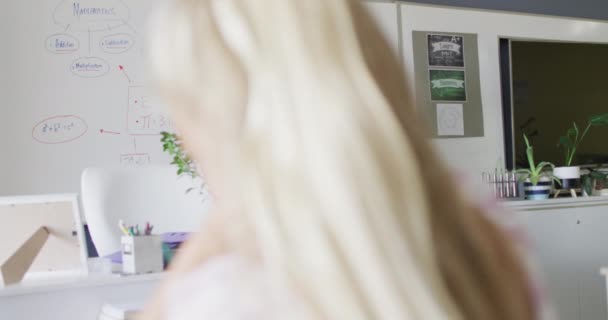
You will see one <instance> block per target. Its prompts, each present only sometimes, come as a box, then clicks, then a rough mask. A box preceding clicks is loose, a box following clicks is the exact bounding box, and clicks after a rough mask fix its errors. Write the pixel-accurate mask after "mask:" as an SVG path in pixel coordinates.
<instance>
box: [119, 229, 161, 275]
mask: <svg viewBox="0 0 608 320" xmlns="http://www.w3.org/2000/svg"><path fill="white" fill-rule="evenodd" d="M121 251H122V272H123V273H125V274H142V273H155V272H162V271H163V247H162V238H161V236H158V235H155V236H137V237H132V236H122V237H121Z"/></svg>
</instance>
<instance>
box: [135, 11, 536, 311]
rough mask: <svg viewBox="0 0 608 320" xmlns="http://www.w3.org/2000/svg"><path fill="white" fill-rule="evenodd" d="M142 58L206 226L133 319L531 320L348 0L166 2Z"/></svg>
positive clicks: (494, 246)
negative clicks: (192, 177) (208, 202)
mask: <svg viewBox="0 0 608 320" xmlns="http://www.w3.org/2000/svg"><path fill="white" fill-rule="evenodd" d="M154 23H155V25H154V28H155V32H153V33H152V35H153V37H152V43H153V45H152V48H151V53H152V62H153V68H154V71H155V74H156V77H157V79H158V80H159V87H160V88H161V90H162V93H163V94H164V96H165V97H166V98H167V100H168V101H169V103H170V105H171V106H172V108H173V112H174V119H175V123H176V124H177V127H178V129H179V131H180V133H181V134H182V136H183V139H184V142H185V145H186V147H187V148H188V150H189V151H190V152H191V154H192V155H193V156H194V158H195V159H196V160H197V161H198V162H199V163H200V165H201V167H202V170H203V172H204V173H205V175H206V178H207V180H208V183H209V185H210V186H211V189H212V190H213V192H214V195H215V202H216V211H217V212H216V213H215V214H214V215H213V217H212V220H213V221H212V222H210V223H208V224H206V226H205V227H204V228H203V230H201V232H200V233H199V234H198V235H197V236H196V238H194V239H191V241H190V242H189V243H188V244H187V246H186V247H185V248H184V249H183V250H182V252H181V253H180V255H179V257H178V258H177V261H176V262H175V263H174V265H173V266H172V272H171V274H170V276H169V279H167V281H166V283H165V284H164V285H163V288H162V290H160V291H159V293H158V294H157V296H156V298H155V300H154V302H153V303H151V304H150V307H149V309H148V310H147V312H146V313H145V314H144V315H143V317H142V318H144V319H170V320H191V319H192V320H193V319H213V320H229V319H252V320H256V319H327V320H329V319H332V320H359V319H361V320H362V319H387V320H391V319H424V320H429V319H462V320H464V319H467V320H531V319H536V318H537V314H538V312H537V311H536V310H537V308H535V306H534V303H533V296H532V293H531V292H532V290H531V287H532V286H531V285H530V283H529V279H528V276H527V273H526V271H525V268H524V267H523V264H522V263H521V262H520V260H519V258H518V255H517V254H516V252H515V249H514V248H513V247H512V245H510V243H509V241H508V239H507V238H506V237H505V235H504V234H503V233H502V232H501V231H500V230H499V229H498V228H497V227H496V226H495V225H494V224H493V223H492V222H491V221H489V220H488V219H487V218H486V216H485V215H484V214H482V212H480V210H479V209H477V208H476V207H475V206H474V205H472V204H471V203H469V202H468V201H466V200H465V199H464V197H463V196H462V195H461V194H459V192H458V188H457V187H456V186H455V184H454V182H453V181H452V180H451V179H450V178H449V176H450V174H449V173H448V172H447V170H446V169H445V167H444V165H443V164H442V163H441V162H440V161H439V160H438V159H437V156H436V155H435V153H434V152H433V151H432V150H431V148H430V147H429V145H428V142H427V141H426V140H425V138H424V137H425V130H424V128H423V126H421V125H420V123H419V120H418V118H417V117H416V116H415V114H414V110H413V108H412V106H411V105H410V103H409V102H408V101H409V100H408V98H409V97H408V96H407V94H406V93H405V91H404V88H405V87H406V86H405V83H404V79H403V75H402V72H401V71H400V70H401V67H400V65H399V64H398V62H397V59H396V57H395V56H393V54H392V53H391V50H390V49H389V46H388V45H387V43H386V41H385V39H384V38H383V37H382V36H381V34H380V32H379V31H378V28H377V26H376V25H374V23H373V22H372V20H371V18H370V16H369V15H368V13H367V12H366V11H365V10H364V9H363V7H362V5H361V4H360V3H359V2H358V1H354V0H353V1H349V0H177V1H174V3H172V4H171V5H170V6H169V7H167V8H164V9H163V11H162V13H160V15H159V16H158V17H157V19H156V20H154Z"/></svg>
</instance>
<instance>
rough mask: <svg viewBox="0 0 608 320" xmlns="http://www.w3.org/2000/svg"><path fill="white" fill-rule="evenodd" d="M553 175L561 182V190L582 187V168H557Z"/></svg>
mask: <svg viewBox="0 0 608 320" xmlns="http://www.w3.org/2000/svg"><path fill="white" fill-rule="evenodd" d="M553 175H554V176H556V177H557V178H558V179H559V180H561V182H562V185H561V186H560V187H559V188H560V189H577V188H580V186H581V168H580V167H556V168H555V169H553Z"/></svg>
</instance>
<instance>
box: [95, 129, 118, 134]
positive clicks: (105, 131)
mask: <svg viewBox="0 0 608 320" xmlns="http://www.w3.org/2000/svg"><path fill="white" fill-rule="evenodd" d="M99 133H101V134H104V133H106V134H120V132H116V131H109V130H104V129H99Z"/></svg>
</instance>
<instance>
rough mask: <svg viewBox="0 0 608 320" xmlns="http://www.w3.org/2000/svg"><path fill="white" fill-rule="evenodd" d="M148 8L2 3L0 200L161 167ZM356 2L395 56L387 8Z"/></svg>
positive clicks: (148, 1) (44, 0)
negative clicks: (86, 177)
mask: <svg viewBox="0 0 608 320" xmlns="http://www.w3.org/2000/svg"><path fill="white" fill-rule="evenodd" d="M159 1H160V0H159ZM157 2H158V1H155V0H71V1H68V0H20V1H7V2H6V3H5V4H4V7H3V11H4V18H3V19H0V27H1V30H2V31H0V32H2V36H3V39H4V40H5V44H7V47H8V50H1V53H0V61H2V63H3V68H2V72H1V73H0V86H1V89H0V90H1V91H0V101H1V102H2V111H0V112H1V113H0V115H1V116H2V119H5V120H6V121H4V122H3V127H2V134H0V143H1V145H2V153H1V155H2V156H1V157H0V179H1V180H2V183H0V195H18V194H41V193H73V192H79V190H80V175H81V173H82V171H83V170H84V169H85V168H87V167H115V166H133V167H137V166H145V165H148V164H167V163H169V162H170V159H169V157H168V156H166V155H165V154H163V153H162V150H161V145H160V142H159V139H160V137H159V136H158V133H159V131H161V130H171V129H172V124H171V121H170V120H169V119H168V117H167V112H166V110H165V108H164V107H163V105H162V103H161V102H160V101H159V100H158V98H157V97H155V96H154V95H153V94H152V93H151V92H150V90H149V88H148V87H147V86H146V81H145V79H146V75H145V64H146V61H145V58H144V53H145V52H144V48H145V43H144V42H145V38H146V36H147V34H146V28H145V27H146V24H147V16H148V14H149V13H150V12H151V11H152V10H153V7H154V6H155V4H156V3H157ZM365 3H366V5H367V7H368V8H369V9H370V11H371V14H372V16H374V17H375V18H376V19H377V21H378V22H379V24H380V27H381V29H382V31H383V32H384V33H385V34H386V36H387V37H388V38H389V41H390V43H391V45H392V47H393V49H394V50H396V51H397V50H398V47H399V42H400V39H399V27H398V23H397V5H396V4H395V3H394V2H392V3H391V2H368V1H366V2H365Z"/></svg>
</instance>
